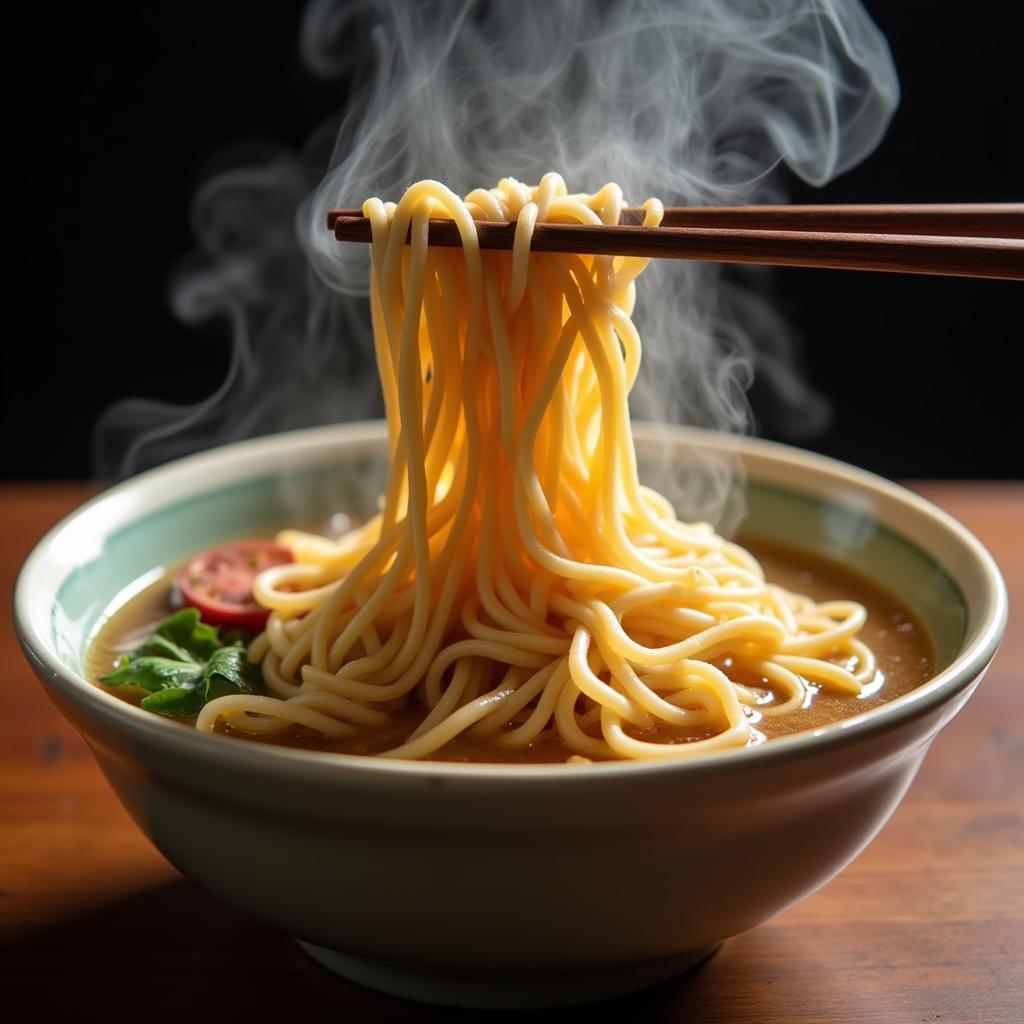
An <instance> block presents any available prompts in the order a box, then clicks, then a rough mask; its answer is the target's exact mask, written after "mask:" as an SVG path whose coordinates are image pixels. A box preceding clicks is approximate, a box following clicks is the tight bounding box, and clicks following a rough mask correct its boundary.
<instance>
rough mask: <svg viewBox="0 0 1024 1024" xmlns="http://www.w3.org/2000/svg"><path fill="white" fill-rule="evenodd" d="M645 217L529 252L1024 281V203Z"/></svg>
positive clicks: (561, 237) (586, 230)
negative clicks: (646, 221) (655, 223)
mask: <svg viewBox="0 0 1024 1024" xmlns="http://www.w3.org/2000/svg"><path fill="white" fill-rule="evenodd" d="M640 217H642V211H639V210H636V209H627V210H626V211H624V214H623V217H622V219H621V220H620V222H619V224H617V225H610V226H606V225H580V224H550V223H544V224H538V225H537V226H536V228H535V229H534V233H533V240H532V242H531V248H532V249H533V250H534V251H537V252H563V253H603V254H606V255H612V256H640V257H646V258H649V257H654V258H662V259H692V260H712V261H718V262H723V263H757V264H771V265H775V266H803V267H825V268H834V269H844V270H876V271H884V272H891V273H904V274H940V275H946V276H954V277H982V278H1001V279H1005V280H1018V281H1019V280H1024V203H968V204H930V205H870V206H824V205H822V206H817V205H813V206H812V205H808V206H746V207H742V206H741V207H674V208H669V209H666V211H665V219H664V221H663V223H662V226H660V227H656V228H645V227H642V226H640V225H639V224H637V223H636V222H637V220H638V219H639V218H640ZM630 221H632V222H633V223H630ZM327 222H328V227H329V228H332V229H333V230H334V233H335V237H336V238H337V239H338V240H339V241H351V242H369V241H370V240H371V235H370V223H369V221H368V220H366V219H365V218H364V217H362V216H361V214H360V211H358V210H332V211H331V212H330V213H329V214H328V219H327ZM476 227H477V235H478V237H479V240H480V246H481V248H483V249H511V248H512V242H513V240H514V238H515V223H514V222H512V223H497V222H491V221H478V222H477V225H476ZM430 244H431V245H439V246H448V247H454V246H460V245H461V244H462V242H461V238H460V236H459V233H458V229H457V228H456V226H455V224H454V223H452V222H451V221H448V220H435V221H431V222H430Z"/></svg>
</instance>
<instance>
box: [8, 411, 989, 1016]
mask: <svg viewBox="0 0 1024 1024" xmlns="http://www.w3.org/2000/svg"><path fill="white" fill-rule="evenodd" d="M636 434H637V444H638V453H639V456H640V461H641V464H642V465H644V464H649V465H654V464H655V462H657V461H658V453H659V452H660V453H661V464H662V465H664V462H665V458H664V455H665V452H666V451H667V452H668V454H669V462H670V463H672V464H681V463H683V462H685V461H687V460H691V459H693V458H694V456H698V457H704V456H706V455H708V454H717V453H722V454H725V455H728V456H729V457H732V458H738V459H739V460H740V461H741V462H742V463H743V465H744V467H745V469H746V474H747V477H748V481H749V482H748V485H747V487H746V502H747V513H746V520H745V528H747V529H749V530H752V531H753V532H756V533H757V534H759V535H761V536H763V537H767V538H771V539H774V540H777V541H780V542H782V543H785V544H788V545H790V546H792V547H796V548H798V549H802V550H805V551H808V552H811V553H814V554H817V555H823V556H825V557H828V558H832V559H838V560H840V561H843V562H845V563H848V564H851V565H854V566H855V567H856V569H857V570H858V571H859V572H860V573H861V574H863V575H866V576H868V577H871V578H874V579H876V580H878V581H879V582H880V583H881V584H882V585H883V586H885V587H886V588H888V589H889V590H890V591H892V592H894V593H895V594H896V596H897V597H899V598H901V599H902V600H903V602H904V603H906V604H908V605H910V606H911V607H912V608H913V609H914V610H915V611H916V613H917V615H918V616H919V617H920V619H921V620H922V621H923V622H924V624H925V625H926V626H927V628H928V630H929V632H930V633H931V636H932V638H933V640H934V643H935V647H936V651H937V660H938V669H939V671H938V672H937V674H936V675H935V676H934V678H933V679H931V680H930V681H929V682H928V683H926V684H925V685H923V686H921V687H919V688H918V689H916V690H914V691H913V692H911V693H909V694H907V695H906V696H904V697H900V698H899V699H896V700H893V701H892V702H890V703H888V704H886V705H884V706H882V707H880V708H878V709H876V710H872V711H869V712H867V713H864V714H861V715H859V716H857V717H854V718H850V719H847V720H846V721H842V722H839V723H837V724H833V725H829V726H827V727H825V728H821V729H818V730H816V731H813V732H806V733H802V734H798V735H794V736H791V737H787V738H782V739H775V740H771V741H769V742H768V743H766V744H763V745H761V746H759V747H756V748H749V749H741V750H736V751H729V752H724V753H712V754H709V755H706V756H703V757H700V758H696V759H693V760H687V761H684V762H680V763H671V762H659V763H606V764H595V765H589V766H582V767H581V766H567V765H519V766H516V765H465V764H441V763H436V764H435V763H409V762H404V761H389V760H384V759H374V758H365V757H363V758H361V757H356V756H345V755H335V754H327V753H318V752H311V751H302V750H293V749H286V748H275V747H267V746H262V745H255V744H249V743H245V742H242V741H239V740H237V739H231V738H226V737H221V736H210V735H205V734H200V733H198V732H196V731H194V730H191V729H189V728H186V727H183V726H181V725H180V724H176V723H173V722H169V721H165V720H163V719H160V718H157V717H156V716H154V715H151V714H149V713H147V712H145V711H142V710H141V709H139V708H136V707H133V706H131V705H129V704H127V703H125V702H123V701H121V700H118V699H117V698H115V697H113V696H111V695H109V694H107V693H105V692H104V691H102V690H101V689H99V688H97V687H96V686H95V685H93V684H92V683H90V682H88V681H87V680H86V679H85V677H84V675H83V665H84V662H85V652H86V648H87V645H88V642H89V640H90V637H91V636H92V635H93V634H94V633H95V631H96V629H97V627H98V625H99V624H100V623H101V622H102V620H103V617H104V615H105V613H106V612H108V611H109V609H110V607H111V606H112V605H116V604H118V603H120V602H122V601H124V600H126V599H127V598H128V597H129V596H130V595H131V593H132V592H133V588H134V587H137V586H138V582H139V581H140V580H145V579H146V578H147V574H151V573H152V571H153V570H154V569H155V568H158V567H160V566H164V565H167V564H171V563H174V562H176V561H178V560H180V559H182V558H183V557H184V556H185V555H187V554H189V553H190V552H193V551H196V550H198V549H200V548H203V547H205V546H207V545H209V544H212V543H214V542H217V541H221V540H224V539H226V538H231V537H238V536H243V535H249V534H259V533H272V532H273V531H274V530H275V529H276V528H279V527H280V526H282V525H283V524H285V523H309V522H311V521H312V520H314V519H315V518H316V517H318V516H320V515H322V514H325V513H326V512H328V511H330V510H334V511H343V512H347V513H350V514H353V515H355V516H360V515H365V514H367V513H370V512H372V511H373V505H374V500H375V498H376V495H377V494H378V493H379V492H380V489H381V483H382V481H383V479H384V472H385V466H384V452H385V447H384V433H383V428H382V427H381V425H379V424H354V425H348V426H342V427H332V428H326V429H319V430H312V431H303V432H299V433H293V434H285V435H279V436H276V437H272V438H266V439H260V440H256V441H249V442H244V443H241V444H235V445H230V446H228V447H225V448H221V449H218V450H215V451H211V452H208V453H204V454H201V455H198V456H193V457H191V458H187V459H184V460H182V461H180V462H177V463H174V464H172V465H169V466H166V467H163V468H160V469H157V470H154V471H151V472H149V473H145V474H143V475H141V476H139V477H137V478H135V479H132V480H129V481H127V482H126V483H123V484H120V485H119V486H117V487H114V488H112V489H111V490H109V491H107V492H106V493H104V494H102V495H100V496H99V497H98V498H96V499H95V500H94V501H92V502H90V503H89V504H87V505H85V506H84V507H83V508H81V509H79V510H78V511H77V512H75V513H73V514H72V515H71V516H69V517H68V518H67V519H65V520H64V521H63V522H62V523H60V524H59V525H58V526H57V527H55V528H54V529H53V530H52V531H51V532H50V533H49V534H47V536H46V537H45V538H44V539H43V540H42V541H41V542H40V544H39V545H38V547H37V548H36V549H35V551H34V552H33V553H32V555H31V557H30V558H29V559H28V561H27V562H26V564H25V566H24V568H23V570H22V572H21V575H20V577H19V580H18V584H17V588H16V593H15V615H16V624H17V629H18V633H19V636H20V639H21V643H22V645H23V647H24V650H25V652H26V654H27V656H28V659H29V661H30V662H31V663H32V666H33V668H34V669H35V671H36V673H37V674H38V676H39V678H40V679H41V680H42V682H43V685H44V686H45V688H46V690H47V692H48V693H49V695H50V697H51V698H52V699H53V701H54V703H55V704H56V705H57V707H58V708H59V709H60V711H61V712H62V713H63V714H64V715H66V716H67V718H68V719H70V721H71V722H72V723H74V725H75V726H76V727H77V728H78V729H79V730H80V731H81V732H82V734H83V735H84V736H85V738H86V740H87V741H88V743H89V745H90V746H91V748H92V750H93V752H94V753H95V755H96V759H97V761H98V762H99V764H100V766H101V767H102V769H103V771H104V772H105V774H106V776H107V778H108V779H109V780H110V783H111V785H112V786H113V788H114V790H115V792H116V793H117V795H118V797H119V798H120V799H121V801H122V802H123V803H124V805H125V807H127V809H128V810H129V812H130V813H131V815H132V816H133V817H134V819H135V821H136V822H137V823H138V825H139V827H140V828H141V829H142V830H143V831H144V832H145V833H146V835H148V836H149V837H150V839H152V841H153V842H154V843H155V844H156V846H157V847H158V848H159V849H160V851H161V852H162V853H163V854H164V855H165V856H166V857H167V859H168V860H170V861H171V862H172V863H173V864H174V865H175V866H176V867H178V868H179V869H180V870H181V871H182V872H183V873H184V874H185V875H187V876H188V877H190V878H192V879H194V880H195V881H196V882H198V883H199V884H200V885H202V886H204V887H205V888H207V889H208V890H209V891H210V892H212V893H214V894H216V895H217V896H219V897H221V898H222V899H224V900H225V901H227V902H228V903H231V904H234V905H236V906H238V907H241V908H243V909H244V910H245V911H247V912H248V913H249V914H251V915H252V916H253V917H255V918H258V919H260V920H261V921H264V922H266V923H268V924H270V925H272V926H274V927H275V928H278V929H280V930H282V931H284V932H285V933H287V934H289V935H292V936H294V937H295V938H296V939H297V940H299V941H300V942H301V943H302V945H303V946H304V947H305V949H306V950H307V951H308V952H309V953H310V954H311V955H312V956H314V957H315V958H316V959H318V960H319V961H321V962H322V963H324V964H325V965H327V966H328V967H330V968H331V969H333V970H335V971H337V972H338V973H340V974H342V975H344V976H346V977H348V978H351V979H354V980H356V981H358V982H362V983H363V984H366V985H368V986H370V987H373V988H378V989H381V990H383V991H386V992H390V993H393V994H397V995H401V996H407V997H410V998H415V999H420V1000H424V1001H428V1002H437V1003H446V1004H451V1005H464V1006H477V1007H525V1006H543V1005H559V1004H569V1003H575V1002H583V1001H590V1000H596V999H600V998H604V997H609V996H613V995H617V994H621V993H624V992H628V991H630V990H633V989H637V988H640V987H643V986H645V985H648V984H652V983H654V982H656V981H659V980H662V979H664V978H667V977H669V976H671V975H673V974H676V973H678V972H680V971H682V970H685V969H686V968H688V967H689V966H692V965H693V964H695V963H697V962H699V961H700V960H701V959H702V958H703V957H705V956H707V955H708V953H709V952H710V951H711V950H713V948H714V947H715V945H716V944H717V943H719V942H721V941H722V940H723V939H725V938H727V937H728V936H730V935H735V934H736V933H737V932H741V931H743V930H744V929H747V928H752V927H754V926H755V925H757V924H758V923H760V922H761V921H764V920H765V919H766V918H768V917H769V916H771V915H772V914H775V913H776V912H777V911H779V910H781V909H782V908H783V907H786V906H788V905H790V904H792V903H794V902H795V901H797V900H799V899H801V898H802V897H804V896H806V895H807V894H808V893H810V892H812V891H813V890H815V889H817V888H818V887H819V886H821V885H823V884H824V883H825V882H826V881H828V879H829V878H831V877H832V876H833V875H835V874H836V872H838V871H839V870H840V869H841V868H842V867H843V866H844V865H845V864H847V863H848V862H849V861H850V860H851V859H853V858H854V857H855V856H856V855H857V853H858V852H859V851H860V850H862V849H863V848H864V846H865V845H866V844H867V843H868V842H869V841H870V839H871V838H872V837H873V836H874V835H875V834H876V833H877V832H878V830H879V829H880V828H881V827H882V825H883V824H884V823H885V821H886V819H887V818H888V817H889V815H890V814H891V813H892V811H893V809H894V808H895V807H896V805H897V804H898V803H899V800H900V798H901V797H902V796H903V794H904V792H906V789H907V787H908V786H909V785H910V783H911V780H912V779H913V778H914V774H915V773H916V771H917V769H918V767H919V765H920V764H921V761H922V759H923V758H924V756H925V753H926V752H927V750H928V747H929V744H930V743H931V741H932V740H933V739H934V738H935V736H936V734H937V733H938V731H939V730H940V729H941V728H942V727H943V726H944V725H945V724H946V723H947V722H948V721H949V720H950V719H951V718H952V717H953V715H954V714H956V712H957V711H958V709H959V708H960V707H961V706H962V705H963V703H964V702H965V701H966V700H967V698H968V697H969V695H970V693H971V691H972V689H973V688H974V686H975V685H976V684H977V683H978V681H979V680H980V679H981V676H982V674H983V673H984V671H985V669H986V667H987V665H988V663H989V662H990V660H991V658H992V656H993V654H994V653H995V650H996V647H997V645H998V642H999V639H1000V637H1001V634H1002V631H1003V628H1004V625H1005V620H1006V594H1005V589H1004V587H1003V583H1002V580H1001V578H1000V575H999V572H998V570H997V568H996V566H995V565H994V563H993V561H992V559H991V557H990V556H989V555H988V554H987V552H986V551H985V550H984V548H983V547H982V546H981V545H980V544H979V543H978V541H977V540H976V539H975V538H974V537H973V536H971V534H970V533H968V532H967V531H966V530H965V529H964V528H963V527H962V526H960V525H959V524H958V523H956V522H955V521H954V520H952V519H951V518H950V517H949V516H947V515H945V514H944V513H943V512H941V511H939V510H938V509H936V508H935V507H933V506H932V505H930V504H928V503H927V502H925V501H923V500H922V499H920V498H918V497H916V496H914V495H913V494H911V493H909V492H908V491H906V490H903V489H902V488H899V487H897V486H894V485H893V484H891V483H888V482H886V481H884V480H882V479H879V478H878V477H875V476H872V475H870V474H867V473H864V472H861V471H859V470H856V469H852V468H850V467H849V466H846V465H843V464H841V463H838V462H834V461H832V460H829V459H825V458H821V457H818V456H814V455H810V454H807V453H805V452H800V451H797V450H794V449H790V448H785V447H782V446H779V445H775V444H769V443H766V442H761V441H755V440H742V441H739V440H737V439H735V438H730V439H727V438H723V437H721V436H718V435H714V434H707V433H704V432H701V431H693V430H684V429H669V428H652V427H646V428H642V427H638V428H637V430H636ZM149 578H152V576H149ZM742 880H750V884H744V883H743V882H742Z"/></svg>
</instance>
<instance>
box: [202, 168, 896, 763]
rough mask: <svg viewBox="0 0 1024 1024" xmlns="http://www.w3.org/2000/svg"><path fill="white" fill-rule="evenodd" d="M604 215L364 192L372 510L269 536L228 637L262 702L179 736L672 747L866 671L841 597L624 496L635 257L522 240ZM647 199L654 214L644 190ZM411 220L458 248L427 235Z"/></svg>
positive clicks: (427, 747)
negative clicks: (270, 544) (249, 636)
mask: <svg viewBox="0 0 1024 1024" xmlns="http://www.w3.org/2000/svg"><path fill="white" fill-rule="evenodd" d="M622 206H623V200H622V194H621V191H620V190H619V188H618V187H617V186H615V185H606V186H605V187H604V188H603V189H601V191H599V192H597V193H595V194H594V195H570V194H568V193H567V190H566V187H565V184H564V182H563V181H562V179H561V178H560V177H559V176H558V175H556V174H548V175H546V176H545V177H544V178H543V180H542V181H541V183H540V184H539V185H538V186H537V187H536V188H528V187H526V186H524V185H523V184H521V183H520V182H517V181H515V180H513V179H510V178H509V179H505V180H503V181H501V182H500V183H499V184H498V186H497V188H495V189H492V190H490V191H486V190H482V189H478V190H476V191H474V192H471V193H470V194H469V195H468V196H467V197H466V199H465V200H464V201H463V200H460V199H459V198H458V197H457V196H456V195H454V194H453V193H452V192H451V191H449V190H448V189H447V188H445V187H444V186H443V185H441V184H439V183H437V182H434V181H421V182H419V183H417V184H416V185H413V186H412V187H411V188H410V189H409V190H408V191H407V192H406V193H405V195H404V196H403V197H402V199H401V201H400V202H399V203H398V204H393V203H383V202H381V201H380V200H378V199H370V200H368V201H367V202H366V203H365V204H364V206H363V212H364V215H365V216H367V217H368V218H369V220H370V222H371V224H372V230H373V243H372V275H371V296H370V298H371V312H372V318H373V328H374V340H375V346H376V355H377V363H378V367H379V371H380V378H381V384H382V388H383V394H384V403H385V410H386V416H387V426H388V439H389V455H390V460H391V465H390V473H389V478H388V483H387V489H386V492H385V494H384V497H383V502H382V507H381V512H380V514H379V515H378V516H376V517H375V518H374V519H372V520H371V521H369V522H367V523H366V524H365V525H363V526H362V527H360V528H358V529H355V530H353V531H351V532H350V533H348V534H347V535H345V536H344V537H342V538H341V539H340V540H338V541H337V542H332V541H329V540H326V539H325V538H322V537H316V536H312V535H310V534H305V533H300V532H298V531H293V530H286V531H284V532H283V533H282V534H280V535H279V537H278V540H279V541H280V542H281V543H283V544H285V545H286V546H288V547H289V548H290V549H291V550H292V552H293V554H294V557H295V559H296V562H295V564H290V565H278V566H274V567H272V568H270V569H268V570H266V571H265V572H263V573H262V574H261V575H260V576H259V577H258V579H257V581H256V586H255V590H254V593H255V595H256V598H257V600H258V601H259V602H260V603H261V604H264V605H265V606H266V607H268V608H270V609H271V615H270V619H269V621H268V625H267V628H266V631H265V632H264V633H263V634H261V636H259V637H258V638H257V639H256V640H255V641H254V642H253V644H252V646H251V648H250V657H251V658H253V660H258V661H261V662H262V666H263V675H264V680H265V684H266V689H267V691H268V692H269V693H270V694H272V696H260V697H255V696H245V695H242V696H230V697H222V698H220V699H217V700H214V701H211V702H210V703H208V704H207V705H206V707H205V708H204V709H203V711H202V713H201V714H200V716H199V719H198V721H197V726H198V727H199V728H200V729H205V730H212V729H214V728H215V726H216V725H217V723H218V721H223V722H224V723H226V724H227V725H229V726H230V727H231V728H232V729H234V730H238V731H241V732H251V733H260V734H265V733H273V732H276V731H281V730H286V729H292V728H294V727H303V728H305V729H310V730H313V731H315V732H319V733H322V734H324V735H327V736H344V735H353V734H355V733H357V732H359V731H361V730H367V729H373V728H379V727H381V726H383V725H385V724H387V723H388V722H389V721H391V720H392V716H394V715H395V714H396V713H397V712H399V711H401V710H402V709H404V708H406V707H407V706H418V707H422V709H423V712H422V718H421V720H420V724H419V725H418V727H417V728H415V730H414V731H413V733H412V734H411V735H410V736H409V737H408V738H407V739H406V740H405V742H403V743H402V744H401V745H400V746H398V747H397V748H394V749H392V750H389V751H386V756H390V757H401V758H423V757H429V756H430V755H432V754H434V753H436V752H437V751H438V750H440V749H441V748H442V747H443V746H444V745H445V744H447V743H449V742H450V741H451V740H452V739H453V738H454V737H456V736H458V735H459V734H460V733H463V732H466V731H468V732H470V733H471V734H475V735H477V736H479V737H482V738H488V739H489V741H490V742H492V743H493V744H495V746H496V747H497V748H501V747H506V748H521V747H524V746H526V745H529V744H531V743H535V742H538V741H540V740H543V739H545V738H548V737H551V736H557V738H558V739H559V740H560V741H561V742H562V744H564V746H565V747H566V748H567V749H568V750H569V751H570V752H571V753H572V755H574V756H573V758H572V759H573V760H579V759H580V758H582V759H606V758H626V759H652V758H682V757H690V756H694V755H697V754H702V753H704V752H705V751H708V750H718V749H724V748H729V747H739V746H743V745H745V744H749V743H751V742H756V741H757V740H758V738H759V736H760V734H759V733H758V732H757V730H756V729H755V728H754V722H755V721H756V719H757V716H756V715H754V714H751V711H753V710H756V712H757V713H758V714H779V713H789V712H798V711H799V709H800V708H801V707H803V706H804V705H805V703H806V696H807V691H808V686H809V685H815V686H820V687H822V688H824V689H828V690H832V691H834V692H839V693H843V694H850V695H856V694H858V693H860V692H861V689H862V687H864V686H865V685H866V684H867V683H869V682H871V681H872V680H873V679H874V677H875V673H876V666H875V659H874V657H873V655H872V653H871V651H870V650H869V649H868V648H867V647H866V646H865V645H864V644H863V643H862V642H860V641H858V640H857V639H856V634H857V632H858V631H859V629H860V628H861V626H862V625H863V623H864V620H865V611H864V608H863V607H862V606H861V605H859V604H856V603H854V602H850V601H830V602H827V603H822V604H816V603H815V602H813V601H811V600H810V599H809V598H806V597H803V596H800V595H795V594H791V593H789V592H787V591H785V590H783V589H782V588H780V587H777V586H773V585H771V584H769V583H766V582H765V579H764V575H763V573H762V571H761V568H760V566H759V565H758V563H757V561H756V560H755V559H754V558H753V556H752V555H750V554H749V553H748V552H747V551H745V550H744V549H743V548H741V547H739V546H738V545H736V544H734V543H731V542H729V541H728V540H725V539H724V538H722V537H720V536H718V535H717V534H716V533H715V532H714V530H713V529H712V528H711V526H710V525H708V524H706V523H692V524H691V523H684V522H680V521H679V520H677V519H676V516H675V514H674V512H673V510H672V508H671V506H670V504H669V503H668V501H667V500H666V499H665V498H664V497H662V496H661V495H659V494H657V493H655V492H653V491H651V490H650V489H648V488H645V487H643V486H641V485H640V483H639V480H638V477H637V468H636V459H635V452H634V447H633V440H632V435H631V428H630V421H629V411H628V404H627V403H628V395H629V391H630V388H631V387H632V384H633V381H634V380H635V378H636V375H637V371H638V368H639V362H640V339H639V337H638V335H637V332H636V329H635V327H634V326H633V323H632V321H631V319H630V315H631V313H632V310H633V305H634V300H635V279H636V277H637V276H638V275H639V274H640V273H641V272H642V270H643V269H644V266H645V262H646V261H644V260H642V259H636V258H612V257H608V256H580V255H554V254H542V253H534V252H531V251H530V240H531V235H532V232H533V227H534V225H535V224H536V223H537V222H538V221H541V222H561V223H581V224H597V223H616V222H617V221H618V220H619V215H620V210H621V208H622ZM644 211H645V219H644V223H645V224H646V225H657V224H658V223H659V222H660V220H661V216H662V207H661V204H660V203H659V202H657V201H656V200H648V201H647V202H646V203H645V204H644ZM431 218H450V219H451V220H453V221H454V222H455V224H456V225H457V227H458V230H459V233H460V236H461V239H462V248H461V249H441V248H433V247H430V246H428V244H427V228H428V220H429V219H431ZM474 220H500V221H516V225H517V226H516V234H515V243H514V248H513V251H512V253H511V254H509V253H507V252H505V253H502V252H483V251H481V250H480V247H479V245H478V241H477V235H476V230H475V225H474ZM407 238H408V239H409V242H408V244H406V240H407ZM695 737H696V738H695Z"/></svg>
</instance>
